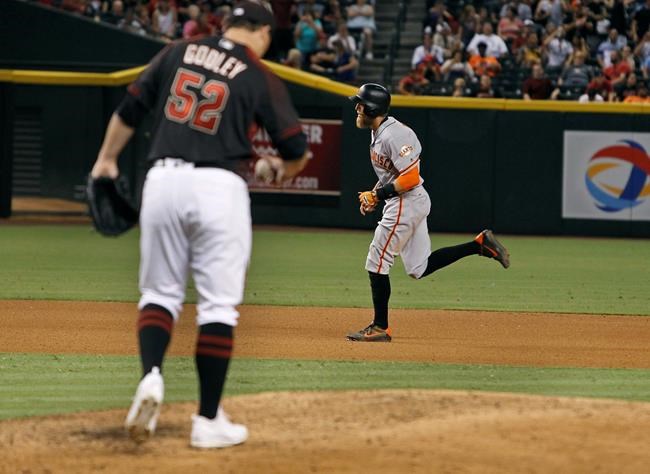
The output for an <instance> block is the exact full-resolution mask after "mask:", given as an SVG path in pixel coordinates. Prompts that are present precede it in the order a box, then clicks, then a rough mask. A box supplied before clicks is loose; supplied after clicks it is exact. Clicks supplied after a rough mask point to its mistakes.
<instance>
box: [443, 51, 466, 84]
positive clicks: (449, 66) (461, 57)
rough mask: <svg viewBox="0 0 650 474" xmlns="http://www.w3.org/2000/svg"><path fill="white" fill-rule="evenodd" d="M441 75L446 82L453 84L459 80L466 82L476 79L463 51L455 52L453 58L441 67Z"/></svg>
mask: <svg viewBox="0 0 650 474" xmlns="http://www.w3.org/2000/svg"><path fill="white" fill-rule="evenodd" d="M440 73H441V74H442V76H443V78H444V80H445V82H452V81H455V80H456V79H458V78H462V79H464V80H465V82H469V81H471V80H472V79H474V70H473V69H472V66H470V65H469V63H468V62H467V61H466V60H465V52H464V51H463V50H462V49H457V50H456V51H454V53H453V54H452V56H451V58H449V59H447V60H446V61H445V62H444V64H443V65H442V66H441V67H440Z"/></svg>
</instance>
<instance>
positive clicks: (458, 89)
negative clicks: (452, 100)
mask: <svg viewBox="0 0 650 474" xmlns="http://www.w3.org/2000/svg"><path fill="white" fill-rule="evenodd" d="M451 96H452V97H466V96H467V88H466V82H465V79H463V78H462V77H457V78H456V79H455V80H454V88H453V90H452V91H451Z"/></svg>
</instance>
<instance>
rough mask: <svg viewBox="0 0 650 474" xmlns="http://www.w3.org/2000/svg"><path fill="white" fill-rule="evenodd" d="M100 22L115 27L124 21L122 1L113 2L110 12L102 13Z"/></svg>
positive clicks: (114, 0)
mask: <svg viewBox="0 0 650 474" xmlns="http://www.w3.org/2000/svg"><path fill="white" fill-rule="evenodd" d="M101 18H102V21H103V22H106V23H110V24H111V25H116V26H117V24H118V23H119V22H120V21H122V20H123V19H124V3H123V2H122V0H113V3H112V4H111V8H110V10H108V11H106V12H104V14H103V15H102V17H101Z"/></svg>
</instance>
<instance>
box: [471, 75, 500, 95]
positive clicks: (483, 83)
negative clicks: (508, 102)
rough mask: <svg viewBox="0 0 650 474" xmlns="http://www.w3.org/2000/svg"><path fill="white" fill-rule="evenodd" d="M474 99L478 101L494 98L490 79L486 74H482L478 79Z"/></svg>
mask: <svg viewBox="0 0 650 474" xmlns="http://www.w3.org/2000/svg"><path fill="white" fill-rule="evenodd" d="M474 96H475V97H478V98H480V99H492V98H494V97H495V94H494V89H492V79H490V76H488V75H487V74H483V75H482V76H481V78H480V79H479V83H478V89H477V90H476V94H475V95H474Z"/></svg>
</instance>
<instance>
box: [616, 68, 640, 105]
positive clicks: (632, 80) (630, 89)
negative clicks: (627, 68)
mask: <svg viewBox="0 0 650 474" xmlns="http://www.w3.org/2000/svg"><path fill="white" fill-rule="evenodd" d="M638 87H639V82H638V80H637V77H636V74H635V73H633V72H631V73H629V74H628V75H627V77H626V78H625V84H623V85H622V86H621V87H619V88H618V89H616V88H614V91H615V92H616V99H617V100H618V102H625V99H626V98H627V97H629V96H636V95H637V89H638Z"/></svg>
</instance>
